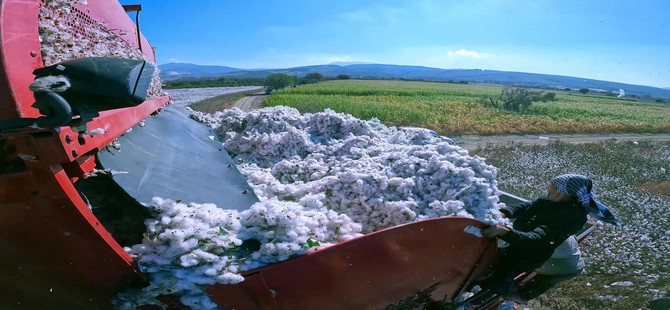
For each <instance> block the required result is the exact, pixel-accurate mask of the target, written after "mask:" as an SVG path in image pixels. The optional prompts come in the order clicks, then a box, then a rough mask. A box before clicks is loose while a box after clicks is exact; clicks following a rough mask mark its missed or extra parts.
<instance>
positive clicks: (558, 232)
mask: <svg viewBox="0 0 670 310" xmlns="http://www.w3.org/2000/svg"><path fill="white" fill-rule="evenodd" d="M584 219H585V217H584ZM584 219H582V217H580V216H578V215H576V216H575V217H574V218H570V219H566V221H564V222H562V223H556V224H553V225H540V226H538V227H537V228H535V229H533V230H531V231H528V232H523V231H519V230H516V229H514V228H510V227H508V228H509V230H510V231H509V232H508V233H507V234H505V235H503V236H500V239H502V240H504V241H506V242H507V243H509V244H517V245H523V246H526V247H538V246H540V247H544V246H549V245H550V244H551V243H554V244H556V246H558V245H557V244H560V243H562V242H563V241H565V239H567V238H568V237H569V236H570V235H572V234H574V233H575V232H577V231H578V230H579V229H580V228H582V226H583V225H584V222H585V220H584Z"/></svg>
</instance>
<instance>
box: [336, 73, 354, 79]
mask: <svg viewBox="0 0 670 310" xmlns="http://www.w3.org/2000/svg"><path fill="white" fill-rule="evenodd" d="M337 79H338V80H350V79H351V76H350V75H348V74H340V75H338V76H337Z"/></svg>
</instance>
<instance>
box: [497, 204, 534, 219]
mask: <svg viewBox="0 0 670 310" xmlns="http://www.w3.org/2000/svg"><path fill="white" fill-rule="evenodd" d="M532 204H533V202H531V201H528V202H522V203H520V204H516V205H511V206H506V207H504V208H501V209H500V212H502V213H503V214H505V216H506V217H507V218H510V219H513V218H517V217H519V214H521V213H523V212H525V211H526V210H528V209H529V208H530V206H531V205H532Z"/></svg>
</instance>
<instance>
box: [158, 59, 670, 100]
mask: <svg viewBox="0 0 670 310" xmlns="http://www.w3.org/2000/svg"><path fill="white" fill-rule="evenodd" d="M159 68H160V70H161V78H163V79H164V80H166V81H170V80H183V79H214V78H265V77H266V76H268V75H270V74H272V73H284V74H288V75H293V76H297V77H302V76H305V75H306V74H307V73H311V72H319V73H321V74H323V75H325V76H326V77H336V76H337V75H340V74H346V75H349V76H351V77H353V78H363V79H366V78H367V79H406V80H425V81H436V82H468V83H490V84H504V85H514V86H527V87H540V88H553V89H565V88H570V89H581V88H587V89H589V90H591V91H594V92H607V93H617V94H618V93H619V89H623V90H624V91H625V92H626V95H636V96H641V97H652V98H661V99H670V89H664V88H659V87H652V86H645V85H634V84H627V83H620V82H612V81H603V80H596V79H588V78H580V77H573V76H564V75H552V74H541V73H528V72H515V71H499V70H485V69H441V68H432V67H425V66H408V65H389V64H349V65H342V64H326V65H312V66H301V67H293V68H285V69H238V68H232V67H226V66H202V65H196V64H185V63H168V64H163V65H159Z"/></svg>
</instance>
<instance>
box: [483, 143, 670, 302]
mask: <svg viewBox="0 0 670 310" xmlns="http://www.w3.org/2000/svg"><path fill="white" fill-rule="evenodd" d="M477 154H478V155H480V156H483V157H486V158H487V162H489V163H491V164H493V165H495V166H497V167H498V169H499V170H498V171H499V173H498V184H499V186H500V187H501V189H502V190H505V191H508V192H511V193H515V194H517V195H520V196H524V197H536V196H539V195H543V194H544V192H545V191H546V188H545V185H546V182H547V181H548V180H549V179H550V178H551V177H552V176H555V175H558V174H562V173H565V172H575V173H581V174H584V175H587V176H589V177H591V178H592V179H593V181H594V193H595V194H596V195H598V197H599V200H600V201H601V202H603V203H604V204H606V205H608V206H610V207H611V209H612V211H613V212H614V213H615V214H616V215H617V216H618V217H619V218H620V219H621V220H622V222H623V223H624V226H623V227H620V228H617V227H613V226H611V225H604V226H601V227H599V228H598V230H596V231H595V233H594V234H593V235H592V236H590V237H589V238H588V239H587V240H586V242H585V243H584V245H583V246H582V253H583V254H584V260H585V261H586V274H585V275H583V276H581V277H578V278H576V279H573V280H570V281H569V282H567V283H565V284H563V285H561V286H560V287H558V288H556V289H554V290H552V291H550V293H549V294H547V295H545V296H542V297H541V298H540V299H539V300H537V301H533V302H531V304H530V306H531V307H532V309H639V308H642V307H644V305H645V303H646V302H647V301H649V300H653V299H656V298H660V297H667V296H668V287H669V282H668V281H669V280H670V268H669V267H668V266H670V255H668V253H669V252H670V231H669V230H668V227H670V226H669V225H670V219H669V217H668V212H669V211H670V209H669V208H670V192H668V191H667V189H666V190H665V191H663V190H662V189H663V187H659V186H656V187H654V186H652V185H654V184H664V183H663V182H668V180H670V173H669V172H670V143H668V142H648V141H647V142H644V141H640V142H635V141H626V142H620V141H615V140H609V141H606V142H600V143H592V144H581V145H571V144H567V143H561V142H552V143H550V144H549V145H548V146H524V145H512V146H506V147H504V146H497V147H488V148H485V149H483V150H480V151H478V152H477ZM647 188H651V189H654V188H656V189H657V190H652V191H649V190H647ZM621 283H626V284H627V285H620V284H621Z"/></svg>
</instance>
